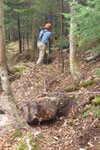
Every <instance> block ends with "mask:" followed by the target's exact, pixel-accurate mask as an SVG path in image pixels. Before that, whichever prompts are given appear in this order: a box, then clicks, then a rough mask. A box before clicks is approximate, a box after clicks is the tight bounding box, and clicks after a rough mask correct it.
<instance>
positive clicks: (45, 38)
mask: <svg viewBox="0 0 100 150" xmlns="http://www.w3.org/2000/svg"><path fill="white" fill-rule="evenodd" d="M50 28H51V24H50V23H47V24H46V25H45V29H44V30H41V31H40V33H39V40H38V42H37V48H38V49H39V58H38V60H37V64H41V63H43V61H44V57H45V52H46V50H48V49H49V48H50V41H51V39H52V36H51V32H50Z"/></svg>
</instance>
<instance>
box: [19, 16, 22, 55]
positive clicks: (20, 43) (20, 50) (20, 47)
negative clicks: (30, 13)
mask: <svg viewBox="0 0 100 150" xmlns="http://www.w3.org/2000/svg"><path fill="white" fill-rule="evenodd" d="M18 38H19V52H20V53H22V41H21V30H20V15H19V14H18Z"/></svg>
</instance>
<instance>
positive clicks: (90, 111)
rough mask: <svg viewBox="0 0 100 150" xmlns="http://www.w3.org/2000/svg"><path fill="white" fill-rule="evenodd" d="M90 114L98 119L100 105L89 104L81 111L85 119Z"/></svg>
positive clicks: (99, 116)
mask: <svg viewBox="0 0 100 150" xmlns="http://www.w3.org/2000/svg"><path fill="white" fill-rule="evenodd" d="M91 115H92V116H94V117H95V118H99V119H100V106H93V105H90V106H89V107H88V108H87V107H85V108H84V111H83V117H84V118H86V119H87V118H89V117H90V116H91Z"/></svg>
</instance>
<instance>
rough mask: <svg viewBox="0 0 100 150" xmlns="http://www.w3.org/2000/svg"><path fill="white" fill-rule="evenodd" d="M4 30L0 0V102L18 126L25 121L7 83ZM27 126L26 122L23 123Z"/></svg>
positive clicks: (1, 1)
mask: <svg viewBox="0 0 100 150" xmlns="http://www.w3.org/2000/svg"><path fill="white" fill-rule="evenodd" d="M5 45H6V44H5V31H4V20H3V0H0V78H1V84H2V88H3V91H4V99H3V100H2V101H1V102H0V103H3V107H4V109H5V110H6V112H8V113H10V114H11V115H12V116H13V117H14V118H15V120H16V123H17V124H18V127H22V126H23V122H24V124H25V121H24V119H23V118H20V116H19V111H18V109H17V107H16V103H15V101H14V98H13V96H12V91H11V88H10V84H9V79H8V73H7V70H6V46H5ZM25 126H27V124H25Z"/></svg>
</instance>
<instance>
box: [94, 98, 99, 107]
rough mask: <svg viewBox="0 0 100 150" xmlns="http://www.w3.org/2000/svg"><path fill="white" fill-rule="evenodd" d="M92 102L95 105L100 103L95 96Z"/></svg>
mask: <svg viewBox="0 0 100 150" xmlns="http://www.w3.org/2000/svg"><path fill="white" fill-rule="evenodd" d="M93 104H95V105H100V97H96V98H95V99H94V100H93Z"/></svg>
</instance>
